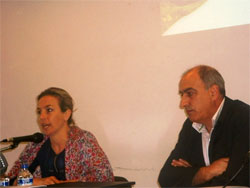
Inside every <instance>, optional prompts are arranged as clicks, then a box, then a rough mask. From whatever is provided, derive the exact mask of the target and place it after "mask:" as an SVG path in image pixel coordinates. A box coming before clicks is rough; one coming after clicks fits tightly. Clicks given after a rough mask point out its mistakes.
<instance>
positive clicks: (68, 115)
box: [64, 109, 72, 121]
mask: <svg viewBox="0 0 250 188" xmlns="http://www.w3.org/2000/svg"><path fill="white" fill-rule="evenodd" d="M71 114H72V111H71V110H70V109H67V110H66V111H65V112H64V120H65V121H68V120H69V118H70V116H71Z"/></svg>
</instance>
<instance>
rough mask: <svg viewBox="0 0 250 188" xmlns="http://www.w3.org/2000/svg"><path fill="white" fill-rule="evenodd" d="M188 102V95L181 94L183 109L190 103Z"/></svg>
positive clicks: (181, 106)
mask: <svg viewBox="0 0 250 188" xmlns="http://www.w3.org/2000/svg"><path fill="white" fill-rule="evenodd" d="M188 103H189V99H188V97H187V96H185V95H183V96H181V101H180V105H179V106H180V108H181V109H183V108H185V107H186V106H187V105H188Z"/></svg>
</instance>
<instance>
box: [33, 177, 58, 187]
mask: <svg viewBox="0 0 250 188" xmlns="http://www.w3.org/2000/svg"><path fill="white" fill-rule="evenodd" d="M55 183H61V181H60V180H58V179H56V177H55V176H50V177H47V178H34V179H33V185H51V184H55Z"/></svg>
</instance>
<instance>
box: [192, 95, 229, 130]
mask: <svg viewBox="0 0 250 188" xmlns="http://www.w3.org/2000/svg"><path fill="white" fill-rule="evenodd" d="M224 102H225V98H224V99H223V100H222V102H221V104H220V106H219V108H218V109H217V111H216V112H215V114H214V115H213V117H212V129H213V128H214V126H215V124H216V123H217V120H218V119H219V117H220V113H221V111H222V108H223V106H224ZM192 127H193V128H194V129H195V130H196V131H197V132H199V133H202V132H204V131H207V130H206V128H205V126H204V125H203V124H201V123H196V122H193V124H192Z"/></svg>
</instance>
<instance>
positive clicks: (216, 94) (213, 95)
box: [209, 84, 220, 100]
mask: <svg viewBox="0 0 250 188" xmlns="http://www.w3.org/2000/svg"><path fill="white" fill-rule="evenodd" d="M209 94H210V96H211V98H212V99H213V100H216V99H218V97H219V96H220V90H219V86H217V85H215V84H214V85H212V86H211V87H210V88H209Z"/></svg>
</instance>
